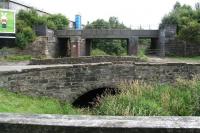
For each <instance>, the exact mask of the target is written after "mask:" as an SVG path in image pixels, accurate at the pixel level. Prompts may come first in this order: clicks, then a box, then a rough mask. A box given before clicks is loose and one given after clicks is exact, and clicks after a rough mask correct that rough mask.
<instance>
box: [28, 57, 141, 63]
mask: <svg viewBox="0 0 200 133" xmlns="http://www.w3.org/2000/svg"><path fill="white" fill-rule="evenodd" d="M121 61H124V62H126V61H132V62H137V61H142V60H140V59H139V58H137V57H133V56H95V57H91V56H84V57H78V58H76V57H74V58H73V57H65V58H57V59H44V60H37V59H35V60H32V61H31V62H30V65H50V64H79V63H98V62H121Z"/></svg>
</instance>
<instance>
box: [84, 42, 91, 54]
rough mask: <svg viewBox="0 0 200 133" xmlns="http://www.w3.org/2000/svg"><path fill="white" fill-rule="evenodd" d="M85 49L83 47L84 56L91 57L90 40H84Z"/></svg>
mask: <svg viewBox="0 0 200 133" xmlns="http://www.w3.org/2000/svg"><path fill="white" fill-rule="evenodd" d="M85 44H86V47H85V51H86V56H90V55H91V51H92V40H91V39H86V43H85Z"/></svg>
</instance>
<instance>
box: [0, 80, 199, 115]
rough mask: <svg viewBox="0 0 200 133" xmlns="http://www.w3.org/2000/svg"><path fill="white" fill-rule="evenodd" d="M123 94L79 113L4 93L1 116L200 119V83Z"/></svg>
mask: <svg viewBox="0 0 200 133" xmlns="http://www.w3.org/2000/svg"><path fill="white" fill-rule="evenodd" d="M119 88H120V92H121V93H120V94H117V95H114V96H113V95H112V96H111V95H107V96H105V97H103V98H101V99H99V103H98V104H97V105H96V106H95V107H93V108H85V109H78V108H74V107H72V105H70V104H68V103H60V102H59V101H58V100H55V99H51V98H45V97H43V98H42V97H41V98H33V97H28V96H24V95H19V94H15V93H11V92H8V91H6V90H3V89H1V90H0V112H15V113H37V114H70V115H71V114H72V115H73V114H84V115H85V114H90V115H112V116H116V115H119V116H200V80H189V81H186V80H181V79H178V80H177V82H176V83H174V84H147V83H142V82H137V81H134V82H131V83H123V84H121V85H120V86H119Z"/></svg>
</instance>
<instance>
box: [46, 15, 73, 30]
mask: <svg viewBox="0 0 200 133" xmlns="http://www.w3.org/2000/svg"><path fill="white" fill-rule="evenodd" d="M47 25H48V27H49V28H52V29H63V28H66V27H68V25H69V20H68V19H67V18H66V17H65V16H64V15H62V14H55V15H50V16H49V17H47Z"/></svg>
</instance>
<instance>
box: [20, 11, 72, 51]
mask: <svg viewBox="0 0 200 133" xmlns="http://www.w3.org/2000/svg"><path fill="white" fill-rule="evenodd" d="M16 18H17V21H16V29H17V33H16V38H17V39H16V41H17V42H16V43H17V46H18V47H19V48H21V49H23V48H25V47H26V46H27V45H28V44H30V43H31V42H33V41H34V40H35V38H36V35H35V31H34V30H33V29H34V27H35V26H37V25H47V26H48V28H50V29H53V30H56V29H62V28H66V27H67V26H68V24H69V21H68V19H67V18H66V17H65V16H63V15H61V14H55V15H49V16H40V15H39V14H38V13H37V12H36V11H35V10H34V9H32V10H29V11H25V10H20V11H19V12H18V14H17V17H16Z"/></svg>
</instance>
